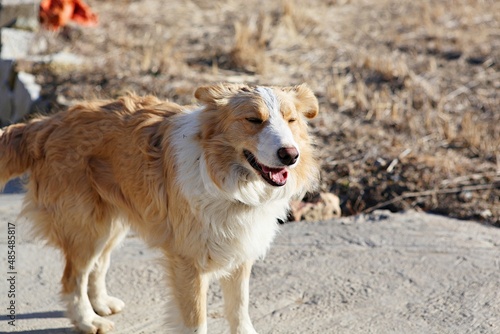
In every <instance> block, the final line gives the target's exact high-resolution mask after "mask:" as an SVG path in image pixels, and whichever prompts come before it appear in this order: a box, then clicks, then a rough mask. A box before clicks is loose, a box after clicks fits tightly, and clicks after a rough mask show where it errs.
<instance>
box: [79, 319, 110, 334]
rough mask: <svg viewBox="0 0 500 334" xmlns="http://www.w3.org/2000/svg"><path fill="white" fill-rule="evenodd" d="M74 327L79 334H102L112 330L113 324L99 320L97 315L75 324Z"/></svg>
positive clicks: (105, 320)
mask: <svg viewBox="0 0 500 334" xmlns="http://www.w3.org/2000/svg"><path fill="white" fill-rule="evenodd" d="M75 326H76V328H77V329H78V331H79V332H80V333H85V334H104V333H108V332H110V331H112V330H113V328H114V327H115V324H114V323H113V322H112V321H111V320H107V319H104V318H101V317H100V316H98V315H94V316H92V317H89V318H86V319H83V320H82V321H80V322H75Z"/></svg>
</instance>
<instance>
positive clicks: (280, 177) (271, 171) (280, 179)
mask: <svg viewBox="0 0 500 334" xmlns="http://www.w3.org/2000/svg"><path fill="white" fill-rule="evenodd" d="M261 167H262V171H263V172H264V173H266V174H267V176H269V178H270V179H271V180H273V181H274V182H276V183H278V184H284V183H285V182H286V179H287V178H288V171H287V170H286V169H285V168H270V167H267V166H264V165H262V166H261Z"/></svg>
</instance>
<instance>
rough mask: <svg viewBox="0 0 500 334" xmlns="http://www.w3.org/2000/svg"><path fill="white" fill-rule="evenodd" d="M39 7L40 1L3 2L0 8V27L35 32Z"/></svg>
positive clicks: (16, 0) (9, 0)
mask: <svg viewBox="0 0 500 334" xmlns="http://www.w3.org/2000/svg"><path fill="white" fill-rule="evenodd" d="M39 7H40V1H36V0H3V1H2V5H1V7H0V27H6V26H7V27H16V28H21V29H25V30H26V29H28V30H36V29H37V27H38V8H39Z"/></svg>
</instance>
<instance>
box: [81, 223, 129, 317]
mask: <svg viewBox="0 0 500 334" xmlns="http://www.w3.org/2000/svg"><path fill="white" fill-rule="evenodd" d="M127 232H128V228H127V227H124V226H123V225H121V224H119V223H118V224H116V225H115V226H113V228H112V231H111V234H110V237H109V239H108V241H107V242H106V245H105V246H104V249H103V251H102V253H101V254H100V256H99V258H98V259H97V261H96V263H95V266H94V268H93V270H92V272H91V273H90V275H89V286H88V288H89V290H88V293H89V299H90V303H91V304H92V307H93V309H94V311H95V312H96V313H97V314H99V315H101V316H105V315H110V314H114V313H118V312H120V311H121V310H122V309H123V308H124V307H125V303H124V302H123V301H121V300H120V299H118V298H115V297H111V296H109V295H108V292H107V289H106V273H107V271H108V268H109V261H110V256H111V251H112V250H113V248H115V247H116V246H118V245H119V244H120V243H121V241H122V240H123V238H124V237H125V235H126V234H127Z"/></svg>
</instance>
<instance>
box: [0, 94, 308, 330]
mask: <svg viewBox="0 0 500 334" xmlns="http://www.w3.org/2000/svg"><path fill="white" fill-rule="evenodd" d="M195 96H196V98H197V99H198V100H199V101H200V102H201V103H202V106H201V107H197V108H194V109H189V108H185V107H181V106H179V105H177V104H174V103H171V102H164V101H160V100H158V99H157V98H155V97H152V96H146V97H139V96H135V95H129V96H125V97H122V98H120V99H118V100H115V101H94V102H87V103H82V104H80V105H77V106H75V107H73V108H71V109H69V110H67V111H64V112H60V113H57V114H55V115H53V116H50V117H39V118H36V119H33V120H31V121H30V122H28V123H26V124H17V125H12V126H9V127H6V128H4V129H2V130H0V186H1V185H2V184H4V183H5V182H6V181H7V180H9V179H11V178H13V177H15V176H18V175H21V174H24V173H29V175H30V177H29V182H28V184H27V193H26V197H25V200H24V207H23V212H22V215H24V216H27V217H28V218H29V219H30V220H32V221H33V222H34V226H35V231H36V233H37V235H38V236H40V237H42V238H43V239H45V240H47V241H48V242H49V243H50V244H52V245H54V246H56V247H58V248H59V249H61V251H62V252H63V254H64V257H65V260H66V266H65V269H64V273H63V277H62V295H63V299H64V300H65V302H66V303H67V313H68V316H69V317H70V319H71V320H72V321H73V323H74V324H75V326H76V328H77V329H78V330H79V331H81V332H85V333H105V332H108V331H110V330H111V329H112V328H113V323H112V322H111V321H110V320H108V319H106V318H104V317H103V316H106V315H109V314H112V313H116V312H119V311H121V310H122V308H123V307H124V304H123V302H122V301H121V300H119V299H117V298H114V297H111V296H109V295H108V294H107V292H106V286H105V276H106V271H107V269H108V266H109V259H110V253H111V251H112V249H113V248H114V247H116V245H117V244H119V243H120V241H121V240H122V239H123V238H124V236H125V234H126V233H127V231H128V229H129V227H131V228H133V229H134V230H136V231H137V232H138V233H139V234H140V235H141V236H142V237H143V238H144V239H145V240H146V241H147V242H148V244H149V245H151V246H152V247H159V248H160V249H161V250H162V251H163V253H164V255H165V267H166V270H167V276H168V282H169V285H170V287H171V293H172V296H173V302H172V308H173V309H172V310H169V313H170V314H171V315H177V316H170V317H169V320H170V323H169V326H170V329H171V330H173V331H174V332H179V333H206V331H207V326H206V291H207V288H208V283H209V280H210V278H211V277H217V278H219V279H220V283H221V286H222V290H223V293H224V298H225V305H226V307H225V310H226V317H227V319H228V321H229V324H230V327H231V332H232V333H255V330H254V329H253V326H252V324H251V321H250V318H249V315H248V302H249V301H248V299H249V296H248V280H249V276H250V272H251V267H252V263H253V261H254V260H256V259H258V258H260V257H262V256H263V255H264V254H265V253H266V251H267V249H268V247H269V245H270V243H271V241H272V239H273V237H274V236H275V234H276V231H277V224H276V220H277V219H285V217H286V214H287V210H288V205H289V200H290V199H291V198H292V197H294V196H300V195H301V194H303V193H304V192H305V191H307V190H309V189H311V188H312V187H314V186H315V184H316V179H317V176H318V169H317V165H316V163H315V161H314V159H313V155H312V149H311V144H310V138H309V135H308V133H307V125H306V118H312V117H314V116H316V114H317V112H318V102H317V99H316V98H315V97H314V95H313V93H312V92H311V90H310V89H309V88H307V87H306V86H304V85H300V86H295V87H286V88H277V87H272V88H268V87H249V86H246V85H231V84H219V85H214V86H206V87H200V88H198V89H197V91H196V93H195Z"/></svg>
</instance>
